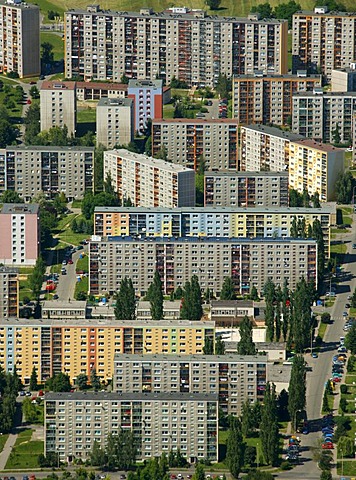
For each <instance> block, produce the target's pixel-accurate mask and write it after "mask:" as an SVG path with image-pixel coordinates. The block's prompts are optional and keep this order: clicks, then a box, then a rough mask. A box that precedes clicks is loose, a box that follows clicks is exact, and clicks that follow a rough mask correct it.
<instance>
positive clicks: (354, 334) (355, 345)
mask: <svg viewBox="0 0 356 480" xmlns="http://www.w3.org/2000/svg"><path fill="white" fill-rule="evenodd" d="M345 347H346V348H347V349H348V350H350V352H351V354H352V355H355V354H356V324H354V323H353V324H352V326H351V328H350V330H349V331H348V333H347V335H346V336H345Z"/></svg>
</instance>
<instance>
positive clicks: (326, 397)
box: [322, 390, 331, 413]
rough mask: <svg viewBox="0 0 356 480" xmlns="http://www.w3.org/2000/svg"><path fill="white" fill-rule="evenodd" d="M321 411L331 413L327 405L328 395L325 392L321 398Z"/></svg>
mask: <svg viewBox="0 0 356 480" xmlns="http://www.w3.org/2000/svg"><path fill="white" fill-rule="evenodd" d="M322 411H323V412H325V413H329V412H331V408H330V405H329V398H328V394H327V393H326V390H325V391H324V396H323V405H322Z"/></svg>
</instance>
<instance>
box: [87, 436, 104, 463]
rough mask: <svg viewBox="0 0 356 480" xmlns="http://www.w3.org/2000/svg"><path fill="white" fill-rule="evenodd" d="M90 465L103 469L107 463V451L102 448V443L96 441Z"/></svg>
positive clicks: (90, 456)
mask: <svg viewBox="0 0 356 480" xmlns="http://www.w3.org/2000/svg"><path fill="white" fill-rule="evenodd" d="M89 459H90V465H92V466H93V467H100V468H103V467H104V466H105V463H106V458H105V450H103V449H102V448H101V446H100V443H99V442H98V441H97V440H94V443H93V448H92V449H91V452H90V454H89Z"/></svg>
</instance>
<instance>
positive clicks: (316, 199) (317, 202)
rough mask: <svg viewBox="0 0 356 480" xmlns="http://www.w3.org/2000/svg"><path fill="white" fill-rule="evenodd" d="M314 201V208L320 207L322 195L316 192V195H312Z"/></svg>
mask: <svg viewBox="0 0 356 480" xmlns="http://www.w3.org/2000/svg"><path fill="white" fill-rule="evenodd" d="M311 200H312V203H313V208H320V207H321V205H320V197H319V193H318V192H315V193H314V195H313V196H312V197H311Z"/></svg>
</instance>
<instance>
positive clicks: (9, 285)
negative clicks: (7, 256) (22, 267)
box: [0, 267, 19, 319]
mask: <svg viewBox="0 0 356 480" xmlns="http://www.w3.org/2000/svg"><path fill="white" fill-rule="evenodd" d="M18 314H19V276H18V270H17V269H14V268H7V267H0V318H1V319H3V318H9V317H17V316H18Z"/></svg>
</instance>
